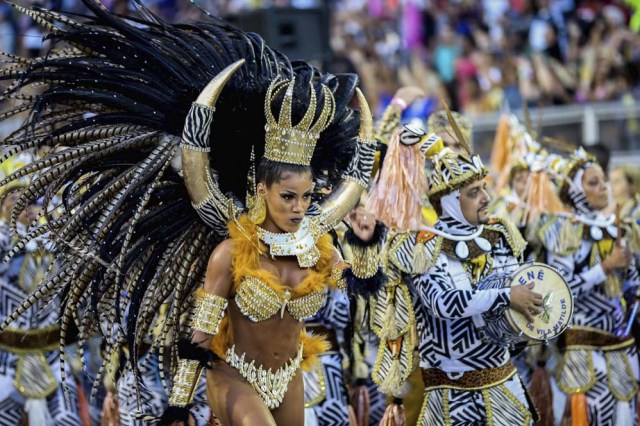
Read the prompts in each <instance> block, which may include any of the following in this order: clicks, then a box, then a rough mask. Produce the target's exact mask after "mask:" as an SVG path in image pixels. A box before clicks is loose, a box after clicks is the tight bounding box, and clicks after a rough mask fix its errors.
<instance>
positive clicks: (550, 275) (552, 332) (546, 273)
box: [507, 263, 573, 341]
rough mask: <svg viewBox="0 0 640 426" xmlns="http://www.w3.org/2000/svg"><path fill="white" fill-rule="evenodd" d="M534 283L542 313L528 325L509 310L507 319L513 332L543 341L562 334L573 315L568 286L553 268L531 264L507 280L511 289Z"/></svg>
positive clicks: (519, 315)
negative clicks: (539, 296) (541, 303)
mask: <svg viewBox="0 0 640 426" xmlns="http://www.w3.org/2000/svg"><path fill="white" fill-rule="evenodd" d="M530 283H534V287H533V291H535V292H536V293H540V294H541V295H542V300H543V305H542V312H541V313H540V314H538V315H536V316H535V318H534V321H533V322H532V323H530V322H529V321H527V319H526V318H525V317H524V316H523V315H522V314H520V313H518V312H516V311H514V310H513V309H508V310H507V319H508V320H509V322H510V323H511V325H512V327H513V328H514V329H515V330H517V331H522V333H523V335H524V336H525V337H527V338H529V339H531V340H539V341H545V340H549V339H553V338H554V337H557V336H558V335H560V333H562V332H563V331H564V330H565V328H567V325H569V320H570V319H571V315H572V314H573V297H572V296H571V290H570V288H569V285H568V284H567V282H566V281H565V280H564V278H563V277H562V275H560V273H559V272H558V271H556V270H555V269H554V268H552V267H550V266H548V265H545V264H542V263H532V264H528V265H525V266H523V267H521V268H520V269H518V270H517V271H516V272H515V273H514V274H513V275H512V277H511V286H512V287H513V286H516V285H526V284H530Z"/></svg>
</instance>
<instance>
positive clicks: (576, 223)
mask: <svg viewBox="0 0 640 426" xmlns="http://www.w3.org/2000/svg"><path fill="white" fill-rule="evenodd" d="M553 167H554V170H555V171H556V172H557V173H559V175H560V176H561V179H560V182H559V185H558V192H559V195H560V199H561V200H562V201H563V202H564V203H566V205H567V206H569V207H570V208H571V210H572V211H571V213H570V214H568V215H567V214H559V215H546V216H543V217H542V219H541V225H540V228H539V231H538V232H539V238H540V241H542V243H543V244H544V245H545V248H546V250H547V263H548V264H549V265H550V266H552V267H555V268H557V269H558V270H559V271H560V272H561V273H562V274H564V275H565V278H566V279H567V282H568V283H569V285H570V287H571V292H572V294H573V297H574V310H573V318H572V324H573V325H572V327H571V328H570V329H568V330H567V331H565V333H564V334H563V336H561V337H560V340H559V341H558V346H559V349H560V353H561V356H560V359H559V362H558V363H557V365H556V367H555V369H554V370H553V371H554V376H555V381H554V382H553V387H554V398H553V401H554V410H553V411H554V418H555V421H556V423H559V422H560V421H562V419H563V417H564V418H565V419H566V418H568V417H569V418H570V419H571V421H572V422H573V424H587V422H588V424H592V425H601V424H612V425H628V424H635V423H636V422H637V420H636V418H637V401H636V397H637V392H638V378H639V377H640V376H639V371H638V354H637V351H636V347H635V345H634V339H633V337H632V336H631V335H630V333H629V329H628V327H627V325H628V321H634V319H633V318H628V319H626V318H625V316H626V313H625V306H627V307H633V306H635V305H636V304H635V303H634V302H635V298H636V292H637V287H638V285H639V284H640V278H639V276H638V269H637V265H636V264H635V262H634V260H633V258H632V256H631V252H633V251H637V250H638V247H632V244H631V242H632V241H633V240H634V238H630V237H632V235H630V233H629V232H627V228H626V226H624V224H622V223H620V221H619V220H618V219H617V218H616V217H615V215H608V216H607V215H604V214H603V213H601V211H602V210H603V209H604V208H606V207H607V204H608V187H607V182H606V180H605V175H604V172H603V171H602V168H601V167H600V166H599V165H598V164H597V163H596V162H595V161H594V160H593V159H592V158H590V157H588V155H587V154H586V153H585V152H584V151H583V150H579V151H577V152H575V153H574V154H572V155H571V156H570V157H569V158H568V159H566V160H564V159H563V160H559V161H556V162H555V164H554V165H553ZM624 296H627V299H628V300H627V303H625V301H624V299H625V297H624ZM630 310H632V309H630Z"/></svg>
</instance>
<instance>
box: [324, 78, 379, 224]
mask: <svg viewBox="0 0 640 426" xmlns="http://www.w3.org/2000/svg"><path fill="white" fill-rule="evenodd" d="M356 96H357V98H358V104H359V106H360V132H359V135H358V143H357V144H356V152H355V154H354V156H353V159H352V160H351V164H349V168H348V169H347V171H346V172H345V174H344V175H343V176H342V180H341V181H340V184H339V185H338V187H337V188H336V189H335V190H334V191H333V192H332V193H331V195H329V197H327V199H326V200H324V201H323V202H322V204H320V211H321V214H322V222H323V223H324V225H325V227H326V228H327V229H330V228H333V227H335V226H336V225H337V224H338V223H340V221H341V220H342V219H343V218H344V217H345V216H346V215H347V214H348V213H349V212H350V211H351V210H352V209H353V208H354V207H355V206H356V205H357V204H358V202H359V201H360V196H361V195H362V192H363V191H364V190H365V189H366V188H367V186H368V185H369V179H370V178H371V172H372V171H373V161H374V157H375V153H376V145H377V141H376V139H375V133H374V130H373V118H372V117H371V110H370V109H369V104H368V103H367V100H366V99H365V97H364V95H363V94H362V92H361V91H360V89H356Z"/></svg>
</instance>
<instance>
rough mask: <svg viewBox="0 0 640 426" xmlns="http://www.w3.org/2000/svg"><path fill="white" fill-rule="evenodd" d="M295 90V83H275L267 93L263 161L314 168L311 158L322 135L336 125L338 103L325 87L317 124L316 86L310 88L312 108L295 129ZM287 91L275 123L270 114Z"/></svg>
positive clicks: (310, 105) (278, 80)
mask: <svg viewBox="0 0 640 426" xmlns="http://www.w3.org/2000/svg"><path fill="white" fill-rule="evenodd" d="M294 86H295V80H280V79H276V80H274V82H273V83H271V85H270V86H269V89H268V90H267V97H266V99H265V102H264V108H265V117H266V118H267V124H266V126H265V130H266V146H265V151H264V157H265V158H268V159H269V160H272V161H278V162H281V163H289V164H300V165H304V166H308V165H310V164H311V157H312V156H313V151H314V149H315V147H316V143H317V142H318V138H320V132H322V131H323V130H324V129H326V128H327V126H328V125H329V124H330V123H331V122H332V121H333V117H334V114H335V110H336V105H335V99H334V98H333V94H332V93H331V90H330V89H329V88H328V87H327V86H325V85H322V93H323V95H324V96H323V98H324V105H323V106H322V111H321V113H320V116H319V117H318V119H317V120H316V121H315V122H314V117H315V115H316V108H317V100H316V92H315V90H314V88H313V86H312V85H309V96H310V101H309V108H308V109H307V111H306V112H305V114H304V117H302V120H300V122H299V123H298V124H296V125H295V126H294V125H293V123H292V118H291V109H292V104H293V89H294ZM285 88H286V92H285V95H284V99H283V101H282V106H281V107H280V114H279V116H278V120H277V121H276V118H275V117H274V116H273V113H272V111H271V103H272V102H273V101H274V99H275V98H276V97H277V96H278V94H279V93H280V92H281V91H282V90H284V89H285Z"/></svg>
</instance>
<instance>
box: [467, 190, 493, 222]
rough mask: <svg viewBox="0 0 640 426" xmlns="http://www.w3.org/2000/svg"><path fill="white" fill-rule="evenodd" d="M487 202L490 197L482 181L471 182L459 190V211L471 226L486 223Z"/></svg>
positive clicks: (487, 213) (487, 215)
mask: <svg viewBox="0 0 640 426" xmlns="http://www.w3.org/2000/svg"><path fill="white" fill-rule="evenodd" d="M489 201H491V197H490V196H489V193H488V192H487V183H486V182H485V181H484V179H482V180H477V181H474V182H471V183H469V184H467V185H466V186H463V187H462V189H460V210H461V211H462V215H463V216H464V218H465V219H466V220H467V222H469V223H470V224H471V225H473V226H479V225H482V224H483V223H486V222H487V220H488V217H489Z"/></svg>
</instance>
